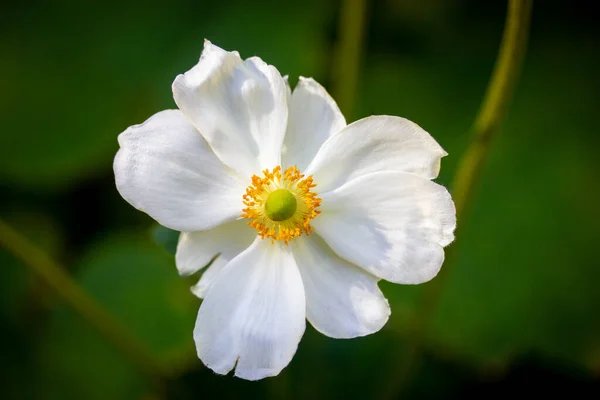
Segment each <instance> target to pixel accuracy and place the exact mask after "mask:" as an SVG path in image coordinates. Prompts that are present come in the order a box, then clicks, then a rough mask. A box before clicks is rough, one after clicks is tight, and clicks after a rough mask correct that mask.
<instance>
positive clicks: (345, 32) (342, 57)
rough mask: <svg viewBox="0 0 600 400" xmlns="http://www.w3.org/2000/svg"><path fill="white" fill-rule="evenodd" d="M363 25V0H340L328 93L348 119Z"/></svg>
mask: <svg viewBox="0 0 600 400" xmlns="http://www.w3.org/2000/svg"><path fill="white" fill-rule="evenodd" d="M365 24H366V0H342V4H341V9H340V20H339V26H338V36H339V39H338V46H337V49H336V52H335V58H334V60H333V61H334V63H333V70H332V77H331V83H332V90H331V92H332V93H333V98H334V99H335V100H336V102H337V104H338V106H339V107H340V110H341V111H342V113H343V114H345V115H346V116H348V117H350V116H351V115H352V111H353V108H354V103H355V101H356V92H357V88H358V72H359V70H360V59H361V55H362V51H363V45H364V36H365V35H364V32H365Z"/></svg>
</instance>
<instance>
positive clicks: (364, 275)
mask: <svg viewBox="0 0 600 400" xmlns="http://www.w3.org/2000/svg"><path fill="white" fill-rule="evenodd" d="M292 246H293V251H294V256H295V258H296V262H297V263H298V269H299V270H300V274H301V275H302V281H303V282H304V291H305V292H306V317H307V318H308V320H309V321H310V323H311V324H312V325H313V326H314V327H315V329H316V330H318V331H319V332H321V333H323V334H325V335H327V336H330V337H333V338H339V339H346V338H354V337H357V336H365V335H369V334H371V333H374V332H377V331H378V330H380V329H381V328H382V327H383V326H384V325H385V323H386V322H387V320H388V318H389V316H390V307H389V305H388V302H387V300H386V299H385V297H384V296H383V294H382V293H381V291H380V290H379V288H378V287H377V282H378V281H379V279H378V278H376V277H375V276H373V275H371V274H369V273H368V272H365V271H364V270H362V269H360V268H358V267H357V266H355V265H353V264H350V263H349V262H347V261H345V260H343V259H341V258H340V257H338V256H337V255H336V254H335V253H334V252H333V251H332V250H331V248H330V247H329V246H327V244H326V243H325V242H324V241H323V239H321V238H320V237H319V236H318V235H310V236H303V237H300V238H297V239H294V240H293V241H292Z"/></svg>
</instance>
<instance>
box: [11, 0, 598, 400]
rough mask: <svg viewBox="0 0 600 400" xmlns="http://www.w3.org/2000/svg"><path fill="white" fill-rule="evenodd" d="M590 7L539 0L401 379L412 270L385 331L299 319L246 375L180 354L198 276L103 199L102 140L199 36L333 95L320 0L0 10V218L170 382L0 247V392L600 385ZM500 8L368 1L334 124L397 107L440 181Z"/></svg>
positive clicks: (418, 391)
mask: <svg viewBox="0 0 600 400" xmlns="http://www.w3.org/2000/svg"><path fill="white" fill-rule="evenodd" d="M591 7H592V2H589V3H584V2H564V1H537V2H536V3H535V4H534V8H533V20H532V26H531V37H530V45H529V51H528V54H527V56H526V60H525V64H524V68H523V73H522V76H521V79H520V81H519V84H518V85H517V88H516V91H515V93H514V98H513V101H512V102H511V106H510V108H509V110H508V111H509V112H508V116H507V119H506V120H505V121H504V123H503V125H502V129H501V132H500V134H499V136H498V137H497V140H495V141H494V145H493V146H494V147H493V151H492V153H491V158H490V160H489V161H490V162H489V163H488V165H487V166H486V169H485V172H484V177H483V181H482V184H481V185H480V187H479V192H478V197H477V199H476V201H475V202H474V203H473V209H472V210H471V211H472V212H471V213H470V218H469V220H468V221H467V222H465V226H462V227H461V229H462V231H461V232H460V237H459V238H458V242H457V243H455V244H454V245H455V246H460V247H459V249H457V259H456V264H455V265H454V266H453V268H452V269H451V270H448V275H447V276H444V278H443V279H444V285H443V288H442V291H441V294H440V297H439V301H438V302H437V304H436V307H435V309H434V310H435V311H434V314H433V316H432V318H431V319H429V320H428V321H427V324H426V326H425V327H424V328H423V329H422V334H421V335H420V338H419V339H420V344H421V346H420V348H421V349H422V351H421V353H420V356H419V357H418V358H417V361H418V362H415V363H413V365H412V366H411V368H410V370H411V372H410V373H409V374H405V373H404V372H403V370H404V369H405V364H406V360H407V357H408V356H409V355H408V354H407V343H408V341H407V338H409V337H410V333H411V332H412V330H413V327H414V325H415V324H417V323H418V322H416V321H419V317H420V315H419V310H420V308H418V307H417V304H418V302H419V300H418V299H419V297H420V295H421V294H422V292H423V290H424V289H425V288H426V287H427V285H430V284H431V283H428V284H425V285H420V286H416V287H415V286H400V285H391V284H387V283H381V285H380V286H381V287H382V290H383V291H384V293H385V294H386V296H387V297H388V298H389V300H390V302H391V305H392V316H391V319H390V321H389V323H388V324H387V326H386V327H385V328H384V329H383V330H382V331H381V332H379V333H377V334H375V335H371V336H368V337H365V338H359V339H353V340H333V339H329V338H327V337H324V336H322V335H321V334H319V333H317V332H316V331H315V330H314V329H312V327H310V326H307V332H306V334H305V336H304V338H303V340H302V342H301V343H300V346H299V349H298V352H297V354H296V356H295V358H294V359H293V361H292V362H291V364H290V365H289V367H288V368H286V369H285V370H284V371H283V373H282V374H281V375H280V376H278V377H277V378H272V379H266V380H264V381H260V382H245V381H241V380H239V379H236V378H232V377H222V376H217V375H215V374H213V373H212V372H211V371H210V370H208V369H207V368H204V367H203V366H202V364H201V363H200V362H199V361H198V360H197V359H196V357H195V351H194V346H193V340H192V328H193V325H194V320H195V314H196V312H197V309H198V306H199V304H200V301H199V300H198V299H196V298H194V297H193V295H192V294H191V293H190V291H189V286H190V285H191V284H192V283H193V282H194V279H196V278H192V279H191V280H190V279H182V278H180V277H179V276H178V275H177V273H176V269H175V266H174V260H173V253H172V252H173V249H174V245H175V243H176V240H177V236H176V233H174V232H171V231H169V230H167V229H165V228H160V227H157V226H156V225H155V223H154V222H153V221H152V220H151V219H150V218H149V217H147V216H146V215H145V214H142V213H140V212H138V211H136V210H134V209H133V208H132V207H131V206H129V205H128V204H127V203H126V202H125V201H124V200H123V199H121V198H120V196H119V194H118V193H117V191H116V189H115V185H114V181H113V179H114V178H113V173H112V159H113V157H114V155H115V153H116V151H117V141H116V138H117V135H118V134H119V133H120V132H122V131H123V130H124V129H125V128H126V127H128V126H129V125H132V124H137V123H140V122H142V121H144V120H145V119H146V118H148V117H149V116H150V115H152V114H153V113H155V112H157V111H159V110H163V109H166V108H174V107H175V104H174V102H173V100H172V95H171V89H170V85H171V83H172V81H173V79H174V77H175V76H176V75H177V74H179V73H182V72H184V71H186V70H188V69H189V68H191V67H192V66H193V65H194V64H195V62H196V61H197V58H198V56H199V54H200V51H201V49H202V43H203V39H204V38H208V39H210V40H211V41H212V42H213V43H215V44H217V45H219V46H221V47H224V48H226V49H237V50H239V51H240V53H241V54H242V56H243V57H249V56H252V55H258V56H260V57H262V58H263V59H264V60H266V61H267V62H269V63H271V64H274V65H275V66H277V68H278V69H279V70H280V71H281V72H282V74H288V75H289V76H290V81H291V82H292V85H294V84H295V83H296V82H297V77H298V76H300V75H302V76H312V77H314V78H315V79H317V80H318V81H319V82H322V83H323V84H324V85H325V86H326V87H330V86H331V83H332V81H335V76H336V69H335V61H334V60H333V57H334V55H335V54H336V50H335V49H336V44H337V43H338V39H339V34H338V24H339V22H338V21H339V16H340V12H339V8H340V3H339V1H323V0H303V1H298V2H284V1H261V2H250V1H242V0H230V1H217V2H215V1H210V2H209V1H189V0H188V1H186V0H171V1H168V2H154V1H148V0H144V1H123V2H116V1H92V0H83V1H69V0H63V1H36V0H32V1H27V2H19V1H14V2H5V3H3V5H2V6H1V11H0V21H1V24H0V49H1V53H0V54H1V56H0V82H1V86H0V88H1V92H0V118H1V124H0V127H1V128H0V193H1V197H0V216H1V217H2V218H3V219H4V220H5V221H7V222H8V223H10V224H11V226H12V227H13V228H14V229H16V230H18V231H19V232H20V233H22V234H23V235H25V236H26V237H28V238H29V239H30V240H32V241H33V242H34V243H35V244H36V246H38V247H39V248H41V249H43V250H44V251H45V252H47V253H48V254H49V255H50V256H51V257H52V258H53V259H55V260H56V261H58V262H59V263H60V264H61V265H62V267H64V268H65V269H66V270H67V271H68V273H69V275H71V276H72V277H73V278H74V279H75V280H76V281H77V282H78V283H79V284H80V285H81V286H82V287H83V288H84V289H85V290H86V291H88V292H89V293H90V294H91V295H92V296H93V298H95V299H96V300H97V301H98V302H99V303H101V304H102V305H103V306H104V307H105V308H106V309H108V310H109V311H110V312H111V313H112V314H113V315H114V316H115V317H116V318H117V319H118V320H119V321H120V322H121V323H122V324H123V325H124V326H125V327H126V328H127V329H128V330H130V331H131V332H132V333H133V334H135V336H136V337H137V338H139V341H141V342H142V343H143V344H144V345H145V346H146V347H147V348H149V349H150V351H151V352H152V354H153V355H154V356H155V357H157V358H158V359H159V360H160V362H161V363H162V364H164V365H166V366H173V370H175V371H176V372H175V373H173V374H171V375H170V376H169V377H167V378H164V379H157V378H156V377H155V376H151V375H149V374H148V373H146V372H144V370H142V369H140V368H139V366H136V365H135V364H134V363H131V361H130V360H129V359H128V358H127V357H125V356H123V354H122V353H121V352H119V351H117V350H116V349H115V347H114V346H113V345H111V344H110V343H108V342H107V341H106V340H105V339H104V338H103V337H102V336H101V335H99V334H98V332H97V331H96V330H95V329H93V328H91V327H90V326H89V325H88V324H87V323H86V322H85V321H83V320H82V319H81V318H80V317H79V315H77V314H75V313H74V312H73V311H72V309H71V307H69V305H68V304H65V302H64V301H62V300H61V299H60V297H57V296H56V295H55V292H54V291H52V290H49V288H48V287H47V286H46V285H44V284H43V282H42V281H41V280H40V278H39V277H38V276H37V275H35V274H33V273H32V271H31V270H30V269H29V268H28V267H27V266H26V265H24V264H22V263H21V262H20V261H18V260H17V259H15V258H14V257H13V256H12V255H10V254H9V253H8V252H7V251H5V250H4V249H0V398H3V399H163V398H169V399H170V398H173V399H199V398H213V397H215V398H230V397H242V396H245V397H251V398H395V397H398V398H399V397H402V398H440V397H441V398H465V397H469V396H486V397H488V398H489V397H492V398H494V397H505V396H506V395H511V394H532V395H541V394H543V393H553V394H557V393H561V392H562V393H568V394H570V398H578V397H579V396H581V395H583V394H584V393H586V396H589V393H594V394H596V395H598V394H599V378H600V314H599V312H598V308H599V307H600V289H599V284H600V263H599V261H598V239H600V236H599V233H598V232H599V228H600V207H599V205H600V201H599V199H600V186H599V182H600V159H599V157H600V156H599V154H598V151H599V150H600V146H599V145H600V134H599V130H598V122H597V117H598V112H599V111H600V110H599V105H600V102H599V100H600V99H599V96H600V80H599V78H598V76H599V75H598V71H599V62H600V53H599V49H600V46H599V44H600V42H599V40H598V39H599V37H600V28H599V26H598V23H597V22H598V21H597V16H595V15H594V14H593V12H591V10H592V9H591ZM505 10H506V4H505V2H504V1H487V2H484V1H478V0H446V1H438V0H423V1H418V2H417V1H410V0H405V1H401V0H377V1H370V2H368V4H367V27H366V31H365V35H366V36H365V47H364V52H363V56H362V58H361V62H360V71H359V79H358V86H357V95H356V103H355V106H354V107H353V108H352V110H351V111H350V112H349V114H347V115H346V116H347V120H348V121H353V120H356V119H359V118H362V117H364V116H367V115H371V114H391V115H400V116H404V117H406V118H409V119H411V120H413V121H416V122H417V123H418V124H420V125H421V126H423V127H424V128H425V129H426V130H427V131H429V132H430V133H431V134H432V135H433V136H434V137H435V138H436V139H437V140H438V141H439V142H440V143H441V144H442V146H443V147H444V148H445V149H446V150H447V151H448V153H449V154H450V155H449V156H448V157H446V158H445V159H444V160H443V162H442V170H441V175H440V177H439V179H438V182H440V183H442V184H444V185H450V183H451V181H452V177H453V175H454V172H455V170H456V166H457V164H458V162H459V160H460V157H461V154H462V153H463V152H464V150H465V149H466V147H467V144H468V137H469V136H468V132H469V128H470V126H471V124H472V122H473V119H474V117H475V115H476V113H477V110H478V108H479V104H480V102H481V100H482V97H483V94H484V92H485V88H486V85H487V82H488V79H489V77H490V74H491V71H492V67H493V63H494V60H495V56H496V52H497V50H498V45H499V43H500V39H501V34H502V28H503V23H504V17H505ZM346 111H348V110H346ZM460 222H461V221H459V223H460ZM444 273H445V271H444V269H442V272H441V274H444ZM438 278H440V277H438ZM588 398H590V397H588ZM592 398H593V396H592Z"/></svg>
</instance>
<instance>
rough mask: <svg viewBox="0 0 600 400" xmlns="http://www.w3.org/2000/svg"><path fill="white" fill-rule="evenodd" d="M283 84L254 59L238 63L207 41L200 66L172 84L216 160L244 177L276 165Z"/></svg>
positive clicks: (282, 132)
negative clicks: (215, 155)
mask: <svg viewBox="0 0 600 400" xmlns="http://www.w3.org/2000/svg"><path fill="white" fill-rule="evenodd" d="M286 91H287V89H286V83H285V81H284V79H283V78H282V77H281V75H280V74H279V71H277V69H276V68H275V67H273V66H271V65H267V64H266V63H264V62H263V61H262V60H261V59H260V58H258V57H252V58H249V59H247V60H245V61H242V59H241V58H240V56H239V54H238V53H237V52H227V51H225V50H223V49H221V48H219V47H217V46H214V45H212V44H211V43H210V42H208V41H207V42H205V45H204V51H203V52H202V55H201V57H200V61H199V62H198V64H197V65H196V66H195V67H193V68H192V69H191V70H189V71H188V72H186V73H185V74H183V75H179V76H177V78H176V79H175V82H173V96H174V98H175V102H176V103H177V105H178V106H179V108H180V109H181V110H182V111H183V112H184V113H185V115H186V116H187V117H188V118H189V119H190V121H192V123H193V124H194V125H195V126H196V127H197V128H198V130H199V131H200V133H201V134H202V135H203V136H204V138H205V139H206V140H207V142H208V143H209V144H210V146H211V147H212V148H213V150H214V151H215V153H216V154H217V156H218V157H219V158H220V159H221V160H222V161H223V162H224V163H225V164H227V165H228V166H230V167H231V168H233V169H235V170H236V171H238V172H239V173H241V174H245V176H251V175H252V174H256V173H259V172H260V171H261V170H262V169H264V168H273V167H275V166H277V165H279V163H280V156H281V146H282V143H283V137H284V135H285V129H286V126H287V116H288V111H287V96H286Z"/></svg>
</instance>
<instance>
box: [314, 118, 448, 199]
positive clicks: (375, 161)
mask: <svg viewBox="0 0 600 400" xmlns="http://www.w3.org/2000/svg"><path fill="white" fill-rule="evenodd" d="M445 155H447V153H446V152H445V151H444V150H443V149H442V148H441V147H440V145H439V144H438V143H437V142H436V141H435V139H433V138H432V137H431V136H430V135H429V134H428V133H427V132H425V131H424V130H423V129H422V128H421V127H420V126H418V125H417V124H415V123H413V122H411V121H409V120H407V119H404V118H400V117H391V116H373V117H367V118H363V119H361V120H359V121H356V122H354V123H352V124H350V125H348V126H347V127H346V128H344V129H342V130H341V131H340V132H339V133H338V134H336V135H334V136H332V137H331V138H330V139H329V140H327V141H326V142H325V143H323V146H322V147H321V148H320V149H319V152H318V153H317V155H316V156H315V159H314V160H313V162H312V163H311V164H310V166H309V167H308V168H307V170H306V174H307V175H311V174H312V175H313V176H314V181H315V183H316V184H317V185H318V189H317V190H319V192H321V191H322V192H326V191H329V190H333V189H335V188H336V187H339V186H341V185H343V184H344V183H345V182H348V181H350V180H352V179H354V178H356V177H359V176H362V175H366V174H368V173H372V172H379V171H402V172H411V173H413V174H417V175H419V176H421V177H423V178H427V179H433V178H435V177H437V175H438V173H439V170H440V159H441V158H442V157H444V156H445Z"/></svg>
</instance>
